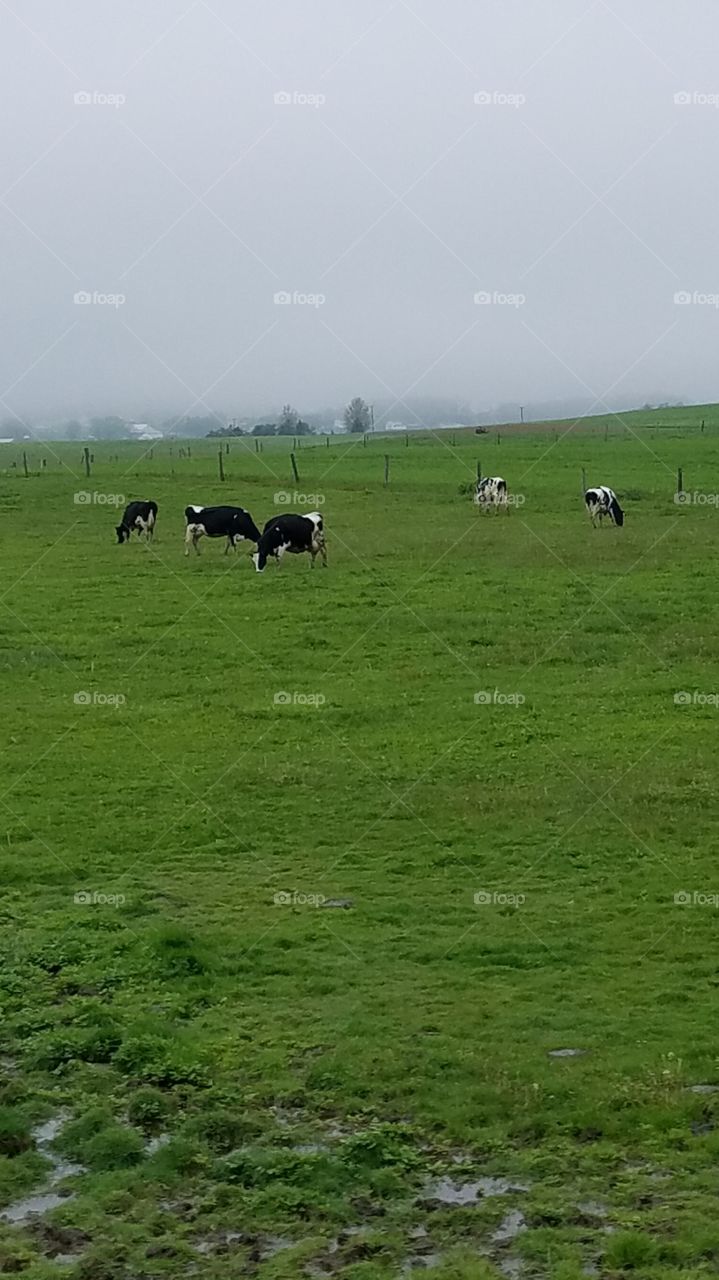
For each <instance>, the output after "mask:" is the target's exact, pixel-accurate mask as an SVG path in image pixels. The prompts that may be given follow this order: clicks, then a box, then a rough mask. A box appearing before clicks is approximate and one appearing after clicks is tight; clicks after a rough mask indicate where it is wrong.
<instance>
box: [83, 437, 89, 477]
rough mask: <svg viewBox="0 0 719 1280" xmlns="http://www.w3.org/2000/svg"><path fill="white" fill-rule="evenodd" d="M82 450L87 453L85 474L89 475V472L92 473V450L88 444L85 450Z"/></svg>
mask: <svg viewBox="0 0 719 1280" xmlns="http://www.w3.org/2000/svg"><path fill="white" fill-rule="evenodd" d="M82 452H83V453H84V455H85V475H86V476H89V474H90V450H89V449H88V447H87V445H86V446H85V448H84V449H83V451H82Z"/></svg>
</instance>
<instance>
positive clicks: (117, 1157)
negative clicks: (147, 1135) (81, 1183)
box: [84, 1124, 145, 1172]
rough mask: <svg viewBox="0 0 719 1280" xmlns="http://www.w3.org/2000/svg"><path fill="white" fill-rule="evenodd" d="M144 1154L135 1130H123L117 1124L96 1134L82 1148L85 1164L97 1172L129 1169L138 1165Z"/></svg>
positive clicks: (142, 1144)
mask: <svg viewBox="0 0 719 1280" xmlns="http://www.w3.org/2000/svg"><path fill="white" fill-rule="evenodd" d="M144 1154H145V1147H144V1143H143V1141H142V1138H141V1137H140V1135H139V1133H138V1132H137V1130H135V1129H125V1128H123V1126H122V1125H119V1124H118V1125H111V1126H109V1127H108V1128H107V1129H102V1130H101V1131H100V1132H99V1133H96V1134H95V1136H94V1137H93V1138H90V1140H89V1142H87V1144H86V1145H85V1148H84V1160H85V1162H86V1163H87V1165H88V1166H89V1167H90V1168H91V1169H94V1170H97V1171H98V1172H107V1171H109V1170H111V1169H130V1168H132V1166H133V1165H136V1164H139V1163H140V1161H141V1160H142V1159H143V1156H144Z"/></svg>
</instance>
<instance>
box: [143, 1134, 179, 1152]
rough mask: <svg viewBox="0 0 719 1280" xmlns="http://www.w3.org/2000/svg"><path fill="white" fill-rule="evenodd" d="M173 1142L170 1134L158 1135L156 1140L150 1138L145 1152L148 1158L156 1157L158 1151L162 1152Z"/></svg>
mask: <svg viewBox="0 0 719 1280" xmlns="http://www.w3.org/2000/svg"><path fill="white" fill-rule="evenodd" d="M171 1141H172V1138H171V1136H170V1134H169V1133H158V1135H157V1137H156V1138H150V1141H149V1142H146V1143H145V1152H146V1154H147V1155H148V1156H154V1154H155V1152H156V1151H161V1150H162V1148H163V1147H166V1146H167V1144H168V1142H171Z"/></svg>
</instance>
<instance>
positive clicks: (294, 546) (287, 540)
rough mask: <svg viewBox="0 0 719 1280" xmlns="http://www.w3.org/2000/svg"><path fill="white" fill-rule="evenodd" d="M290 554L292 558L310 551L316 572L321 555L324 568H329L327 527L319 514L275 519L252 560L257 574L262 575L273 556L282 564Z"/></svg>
mask: <svg viewBox="0 0 719 1280" xmlns="http://www.w3.org/2000/svg"><path fill="white" fill-rule="evenodd" d="M288 551H289V553H290V554H291V555H301V553H302V552H303V551H309V553H310V557H311V563H310V568H312V569H314V567H315V556H318V555H319V556H321V557H322V564H323V566H324V568H325V569H326V568H327V548H326V546H325V533H324V523H323V520H322V516H321V515H320V513H319V511H311V512H310V513H309V514H308V515H306V516H296V515H290V514H288V515H283V516H272V517H271V518H270V519H269V520H268V521H267V524H266V525H265V527H264V529H263V530H262V537H261V538H260V540H259V542H258V544H257V551H256V552H255V554H254V555H253V557H252V559H253V560H254V562H255V568H256V570H257V572H258V573H262V570H263V569H264V567H265V565H266V564H267V561H268V559H269V557H270V556H274V558H275V560H276V561H277V563H278V564H279V562H280V560H281V559H282V557H283V555H284V554H285V552H288Z"/></svg>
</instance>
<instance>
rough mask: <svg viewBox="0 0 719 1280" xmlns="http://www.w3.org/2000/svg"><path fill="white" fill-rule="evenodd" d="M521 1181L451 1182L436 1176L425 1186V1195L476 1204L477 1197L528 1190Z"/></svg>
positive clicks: (436, 1198) (447, 1200) (496, 1179)
mask: <svg viewBox="0 0 719 1280" xmlns="http://www.w3.org/2000/svg"><path fill="white" fill-rule="evenodd" d="M528 1190H529V1187H527V1186H525V1185H524V1184H523V1183H521V1182H509V1181H508V1180H507V1179H506V1178H477V1179H476V1181H475V1182H453V1181H452V1179H451V1178H438V1179H436V1180H435V1181H434V1182H430V1183H428V1184H427V1186H426V1187H425V1196H426V1197H427V1198H429V1199H430V1200H439V1201H440V1203H441V1204H476V1203H477V1201H478V1200H479V1198H480V1197H481V1198H482V1199H486V1198H487V1197H488V1196H506V1195H508V1194H509V1193H510V1192H511V1191H528Z"/></svg>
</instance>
